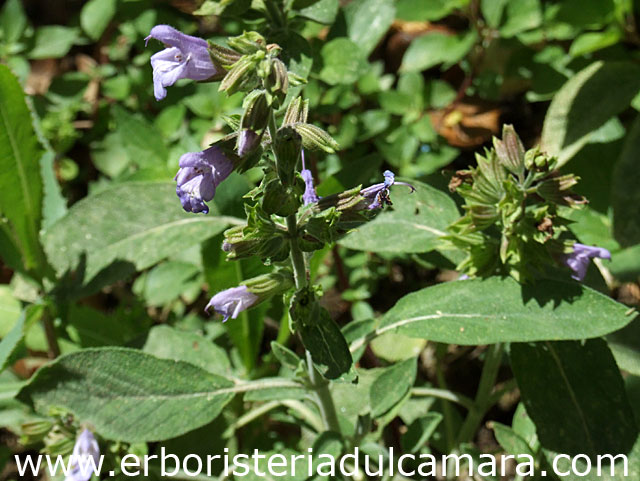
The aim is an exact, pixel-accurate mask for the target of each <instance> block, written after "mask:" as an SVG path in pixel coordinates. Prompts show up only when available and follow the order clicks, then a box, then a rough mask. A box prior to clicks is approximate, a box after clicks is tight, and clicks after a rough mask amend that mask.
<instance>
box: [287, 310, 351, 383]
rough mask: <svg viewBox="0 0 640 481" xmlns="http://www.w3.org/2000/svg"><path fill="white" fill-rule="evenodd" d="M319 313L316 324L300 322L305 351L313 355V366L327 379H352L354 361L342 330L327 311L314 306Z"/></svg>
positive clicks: (299, 327) (314, 318) (315, 318)
mask: <svg viewBox="0 0 640 481" xmlns="http://www.w3.org/2000/svg"><path fill="white" fill-rule="evenodd" d="M314 308H315V309H319V313H318V314H317V315H315V316H312V319H313V320H314V322H304V321H302V322H300V323H299V325H298V327H297V329H298V332H299V333H300V339H301V340H302V344H303V345H304V347H305V349H307V350H308V351H309V352H310V353H311V357H312V358H313V364H314V365H315V366H316V367H317V368H318V370H319V371H320V373H321V374H322V375H323V376H324V377H326V378H327V379H338V378H341V377H343V378H344V377H345V376H347V377H349V378H350V377H352V376H351V374H352V371H353V359H352V358H351V353H350V352H349V346H348V345H347V341H346V340H345V339H344V336H343V335H342V333H341V332H340V328H339V327H338V325H337V324H336V323H335V321H334V320H333V319H331V316H329V313H328V312H327V311H326V309H324V308H322V307H320V306H319V305H317V304H314Z"/></svg>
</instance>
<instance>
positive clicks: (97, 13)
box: [80, 0, 116, 40]
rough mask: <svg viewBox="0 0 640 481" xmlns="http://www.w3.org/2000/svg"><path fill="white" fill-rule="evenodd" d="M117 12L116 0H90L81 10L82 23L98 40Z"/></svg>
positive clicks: (90, 36)
mask: <svg viewBox="0 0 640 481" xmlns="http://www.w3.org/2000/svg"><path fill="white" fill-rule="evenodd" d="M115 13H116V0H89V1H88V2H87V3H85V4H84V6H83V7H82V11H81V12H80V25H81V26H82V29H83V30H84V31H85V33H86V34H87V35H88V36H89V38H91V39H92V40H98V39H99V38H100V37H101V36H102V33H103V32H104V30H105V28H107V26H108V25H109V22H110V21H111V19H112V18H113V16H114V15H115Z"/></svg>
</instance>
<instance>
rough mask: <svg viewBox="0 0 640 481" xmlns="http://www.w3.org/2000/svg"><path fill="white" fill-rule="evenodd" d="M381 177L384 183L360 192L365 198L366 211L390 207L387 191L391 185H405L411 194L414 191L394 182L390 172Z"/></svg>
mask: <svg viewBox="0 0 640 481" xmlns="http://www.w3.org/2000/svg"><path fill="white" fill-rule="evenodd" d="M382 175H384V182H381V183H379V184H374V185H372V186H370V187H367V188H366V189H362V190H361V191H360V195H362V196H363V197H364V198H365V201H366V202H367V209H369V210H373V209H380V208H381V207H382V206H383V205H384V204H387V205H392V204H391V199H389V189H390V188H391V186H392V185H406V186H407V187H409V188H410V189H411V192H414V191H415V190H416V188H415V187H414V186H412V185H411V184H407V183H406V182H396V180H395V174H394V173H393V172H391V171H390V170H385V171H384V172H383V174H382Z"/></svg>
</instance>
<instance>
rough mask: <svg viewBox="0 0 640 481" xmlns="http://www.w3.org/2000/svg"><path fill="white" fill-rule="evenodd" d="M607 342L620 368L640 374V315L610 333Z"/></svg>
mask: <svg viewBox="0 0 640 481" xmlns="http://www.w3.org/2000/svg"><path fill="white" fill-rule="evenodd" d="M607 342H608V344H609V349H611V352H612V353H613V357H615V358H616V362H617V363H618V366H619V367H620V369H623V370H625V371H627V372H628V373H630V374H634V375H636V376H640V317H636V318H635V319H634V321H633V322H632V323H630V324H628V325H627V326H625V327H624V328H622V329H620V330H619V331H616V332H613V333H611V334H609V335H608V336H607Z"/></svg>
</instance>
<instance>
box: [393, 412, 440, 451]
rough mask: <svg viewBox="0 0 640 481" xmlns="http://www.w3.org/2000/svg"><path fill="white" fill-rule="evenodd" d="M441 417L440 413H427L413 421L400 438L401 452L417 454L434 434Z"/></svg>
mask: <svg viewBox="0 0 640 481" xmlns="http://www.w3.org/2000/svg"><path fill="white" fill-rule="evenodd" d="M442 419H443V416H442V414H440V413H437V412H433V413H427V414H426V415H425V416H421V417H419V418H418V419H416V420H414V421H413V422H412V423H411V424H410V425H409V427H408V428H407V432H406V433H405V434H404V435H403V436H402V438H401V440H400V441H401V444H402V452H404V453H417V452H419V451H420V449H422V447H423V446H424V445H425V444H426V442H427V441H428V440H429V438H430V437H431V435H432V434H433V433H434V431H435V430H436V428H437V427H438V425H439V424H440V421H442Z"/></svg>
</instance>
